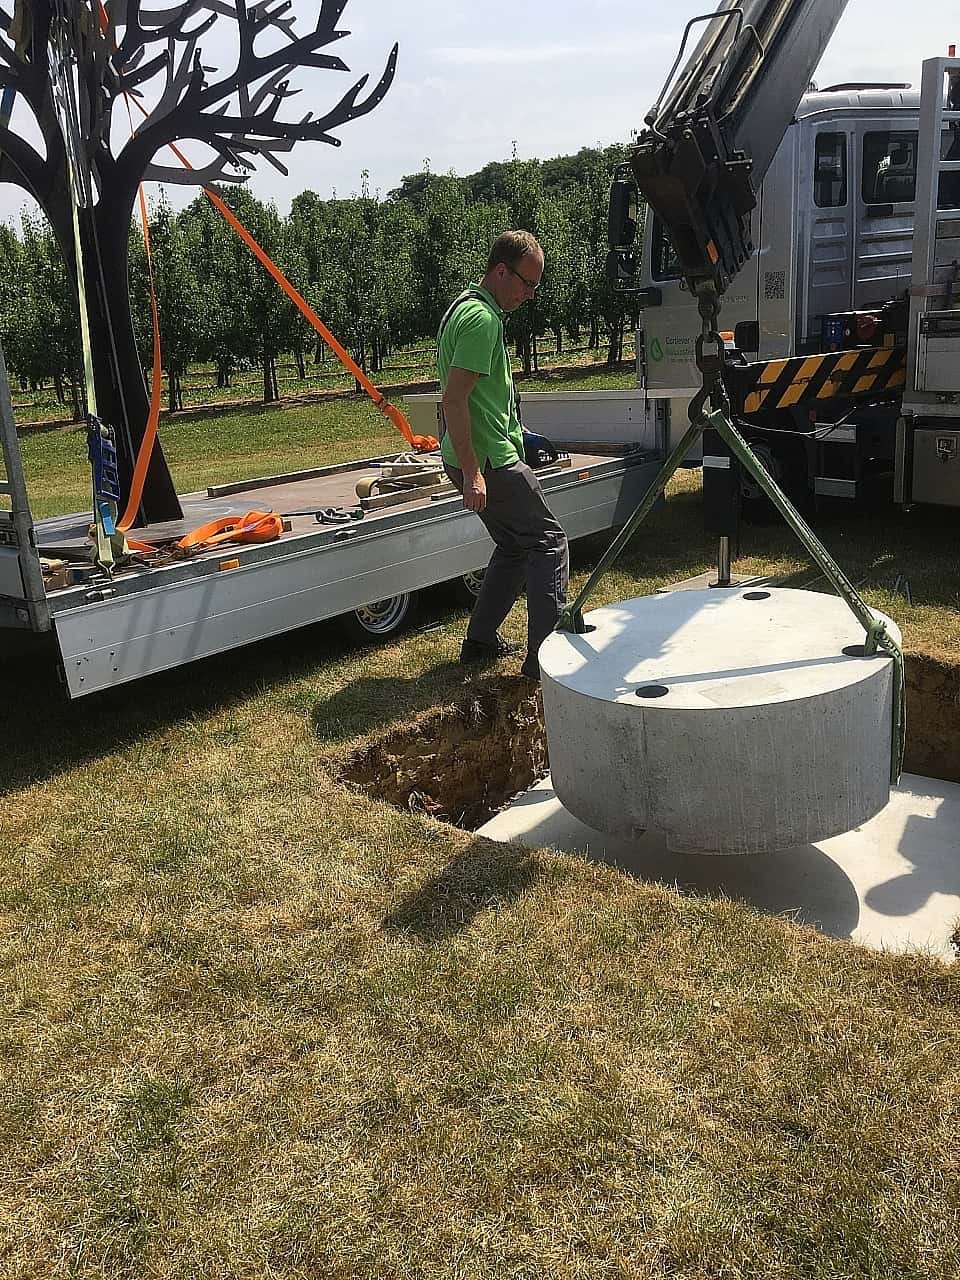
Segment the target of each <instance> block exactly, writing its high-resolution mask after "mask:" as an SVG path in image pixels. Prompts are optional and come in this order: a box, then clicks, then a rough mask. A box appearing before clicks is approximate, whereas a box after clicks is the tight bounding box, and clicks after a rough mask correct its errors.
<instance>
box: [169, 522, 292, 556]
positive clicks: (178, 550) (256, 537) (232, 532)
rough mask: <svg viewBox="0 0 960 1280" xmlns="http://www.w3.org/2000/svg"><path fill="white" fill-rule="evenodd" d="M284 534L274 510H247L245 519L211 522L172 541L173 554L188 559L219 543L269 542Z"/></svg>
mask: <svg viewBox="0 0 960 1280" xmlns="http://www.w3.org/2000/svg"><path fill="white" fill-rule="evenodd" d="M281 533H283V519H282V517H281V516H278V515H277V513H276V512H275V511H248V512H247V514H246V515H245V516H225V517H223V518H222V519H220V520H211V521H209V523H208V524H202V525H200V527H199V528H198V529H192V530H191V531H190V532H189V533H188V534H186V535H185V536H184V537H182V538H181V539H180V541H179V542H175V543H174V545H173V551H174V553H175V554H179V555H184V556H191V555H196V554H197V553H198V552H199V551H204V550H206V548H207V547H217V546H219V545H220V544H221V543H222V542H272V541H273V540H274V538H279V537H280V535H281Z"/></svg>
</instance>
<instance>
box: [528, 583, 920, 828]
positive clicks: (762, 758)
mask: <svg viewBox="0 0 960 1280" xmlns="http://www.w3.org/2000/svg"><path fill="white" fill-rule="evenodd" d="M878 616H882V615H878ZM886 621H887V625H888V629H889V631H890V633H891V634H892V635H893V636H894V637H895V638H896V639H897V640H898V641H899V638H900V633H899V631H898V629H897V627H896V626H895V624H894V623H892V622H890V621H889V620H886ZM585 622H586V624H587V627H588V631H587V632H586V633H585V634H583V635H574V634H571V633H568V632H555V633H554V634H553V635H551V636H549V637H548V638H547V640H546V641H545V642H544V644H543V646H542V648H541V650H540V666H541V670H542V673H543V706H544V716H545V721H546V729H547V739H548V743H549V750H550V765H551V771H552V775H553V782H554V786H555V787H556V790H557V794H558V796H559V797H560V799H561V800H562V802H563V804H564V805H565V806H566V808H567V809H569V811H570V812H571V813H572V814H574V815H575V816H576V817H578V818H580V819H581V821H583V822H585V823H587V824H588V825H590V826H592V827H594V828H596V829H597V830H600V831H605V832H608V833H611V834H618V835H627V836H630V835H634V834H638V833H639V832H642V831H644V830H647V829H652V830H656V831H659V832H662V833H663V835H664V836H665V837H666V840H667V843H668V846H669V847H670V848H671V849H674V850H677V851H700V852H704V853H759V852H764V851H768V850H772V849H788V848H792V847H794V846H796V845H801V844H805V843H809V842H812V841H816V840H822V839H825V838H827V837H828V836H833V835H837V834H839V833H840V832H843V831H850V830H852V829H853V828H854V827H856V826H858V825H859V824H860V823H862V822H865V821H866V820H867V819H868V818H870V817H872V816H873V815H874V814H876V813H878V812H879V811H880V810H881V809H882V808H883V806H884V805H885V804H886V803H887V800H888V799H889V794H890V754H891V735H892V718H893V663H892V660H891V659H890V658H889V657H887V656H886V655H883V654H878V655H874V656H872V657H869V658H868V657H864V656H863V639H864V636H863V629H862V628H861V627H860V625H859V623H858V622H857V620H856V619H855V618H854V616H853V614H852V613H851V612H850V610H849V608H848V607H847V606H846V604H844V602H843V601H842V600H840V599H839V598H837V597H834V596H825V595H821V594H819V593H813V592H806V591H790V590H786V589H783V588H770V589H766V588H764V589H760V590H737V589H732V590H722V589H719V590H710V589H707V590H701V591H676V592H670V593H666V594H658V595H651V596H644V597H641V598H640V599H636V600H627V601H624V602H623V603H622V604H618V605H610V606H607V607H605V608H602V609H597V610H594V611H593V612H592V613H588V614H587V615H586V616H585Z"/></svg>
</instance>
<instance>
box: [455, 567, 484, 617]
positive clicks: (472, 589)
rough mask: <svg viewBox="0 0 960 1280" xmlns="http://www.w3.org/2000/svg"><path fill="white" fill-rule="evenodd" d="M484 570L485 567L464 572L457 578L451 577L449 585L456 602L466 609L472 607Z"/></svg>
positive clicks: (475, 600)
mask: <svg viewBox="0 0 960 1280" xmlns="http://www.w3.org/2000/svg"><path fill="white" fill-rule="evenodd" d="M485 572H486V570H485V569H474V571H473V572H472V573H464V574H461V575H460V577H459V578H454V579H453V581H452V582H451V584H450V586H451V588H452V590H453V598H454V599H455V600H456V602H457V604H462V605H463V606H464V608H467V609H472V608H473V606H474V605H475V604H476V602H477V596H478V595H479V594H480V585H481V583H482V582H483V575H484V573H485Z"/></svg>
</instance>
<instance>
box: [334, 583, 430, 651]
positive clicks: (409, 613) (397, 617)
mask: <svg viewBox="0 0 960 1280" xmlns="http://www.w3.org/2000/svg"><path fill="white" fill-rule="evenodd" d="M416 611H417V596H416V592H414V591H405V592H403V593H402V594H401V595H398V596H387V597H386V598H385V599H383V600H372V601H371V602H370V604H365V605H364V606H363V607H362V608H360V609H354V610H353V612H352V613H345V614H344V615H343V619H342V621H343V624H344V628H345V630H346V631H347V634H348V635H350V636H351V637H352V638H353V639H354V640H358V641H360V642H361V643H363V644H383V643H385V642H386V641H387V640H392V639H393V638H394V636H398V635H400V633H401V632H402V631H404V630H406V628H407V627H409V626H410V624H411V623H412V622H413V619H414V617H415V616H416Z"/></svg>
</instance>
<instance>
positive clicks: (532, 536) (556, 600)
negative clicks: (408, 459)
mask: <svg viewBox="0 0 960 1280" xmlns="http://www.w3.org/2000/svg"><path fill="white" fill-rule="evenodd" d="M445 470H446V473H447V475H448V476H449V477H450V480H451V481H452V482H453V484H454V485H456V487H457V488H458V489H459V490H460V492H461V493H462V492H463V472H462V471H460V470H459V468H457V467H450V466H446V465H445ZM483 478H484V481H485V483H486V486H487V505H486V507H485V508H484V509H483V511H481V512H480V513H479V515H480V519H481V520H482V521H483V523H484V526H485V527H486V530H487V532H488V533H489V534H490V537H491V538H492V539H493V540H494V542H495V543H496V549H495V550H494V553H493V555H492V556H491V558H490V563H489V564H488V565H487V569H486V572H485V573H484V575H483V584H482V586H481V587H480V594H479V595H478V596H477V601H476V604H475V605H474V606H473V612H472V613H471V615H470V623H469V626H468V627H467V638H468V639H470V640H476V641H477V642H478V643H479V644H493V643H494V642H495V640H496V635H497V628H498V627H499V626H500V623H501V622H503V620H504V618H505V617H506V616H507V614H508V613H509V612H510V610H511V608H512V607H513V604H514V601H515V600H516V599H517V596H518V595H519V594H520V591H521V590H522V588H523V586H524V583H526V588H527V655H528V657H529V658H530V659H532V661H533V662H534V663H536V657H537V650H538V649H539V648H540V645H541V644H542V643H543V641H544V640H545V639H546V638H547V636H548V635H549V634H550V632H551V631H552V630H553V628H554V627H555V626H556V623H557V617H558V615H559V613H560V609H561V607H562V606H563V605H564V604H565V603H566V599H567V579H568V576H569V570H570V558H569V553H568V551H567V535H566V534H565V533H564V531H563V527H562V525H561V524H560V522H559V520H558V519H557V518H556V516H555V515H554V514H553V512H552V511H551V510H550V508H549V507H548V506H547V503H546V499H545V498H544V496H543V490H542V489H541V488H540V481H539V480H538V479H537V477H536V475H535V474H534V472H533V471H532V470H531V469H530V467H528V466H527V464H526V463H525V462H514V463H512V464H511V465H510V466H507V467H491V466H487V467H485V468H484V471H483Z"/></svg>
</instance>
